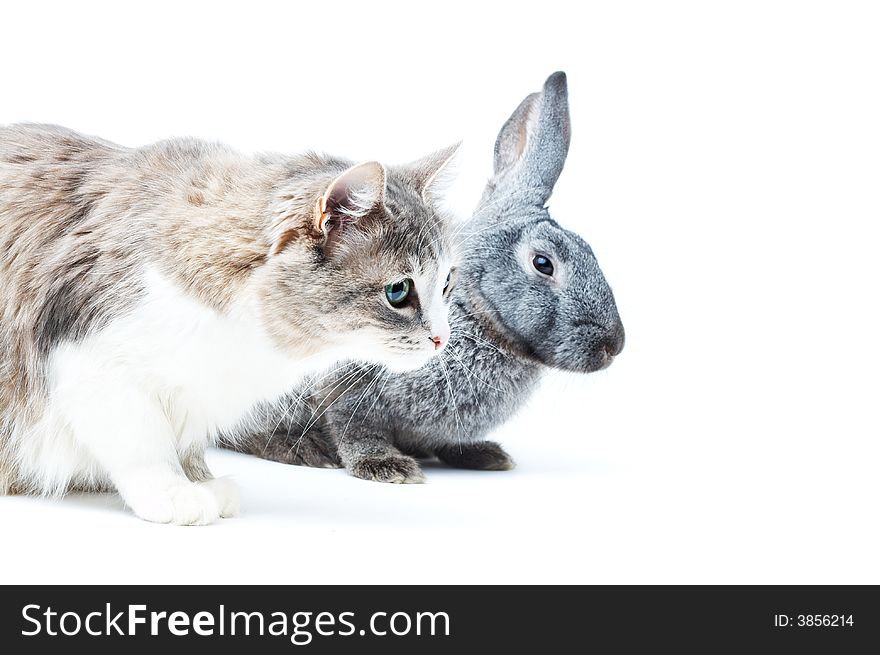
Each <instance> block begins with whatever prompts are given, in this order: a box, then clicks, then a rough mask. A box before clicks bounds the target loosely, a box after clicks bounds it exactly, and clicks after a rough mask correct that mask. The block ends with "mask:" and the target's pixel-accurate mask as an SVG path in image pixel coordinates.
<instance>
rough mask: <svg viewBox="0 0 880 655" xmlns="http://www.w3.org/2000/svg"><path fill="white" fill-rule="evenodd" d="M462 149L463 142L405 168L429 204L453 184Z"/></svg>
mask: <svg viewBox="0 0 880 655" xmlns="http://www.w3.org/2000/svg"><path fill="white" fill-rule="evenodd" d="M460 148H461V141H459V142H458V143H454V144H452V145H451V146H448V147H446V148H443V149H442V150H438V151H437V152H432V153H431V154H430V155H428V156H426V157H422V158H421V159H419V160H417V161H414V162H412V163H410V164H407V165H406V166H405V167H404V168H405V170H406V172H407V174H408V177H409V178H410V180H412V182H413V184H414V185H415V187H416V189H418V191H419V193H420V194H421V196H422V200H424V201H425V202H428V201H429V200H430V198H431V197H434V196H437V195H440V194H442V193H443V192H444V191H445V190H446V189H447V187H449V185H451V184H452V182H453V180H454V178H455V173H456V170H455V168H456V167H455V158H456V155H457V154H458V151H459V149H460Z"/></svg>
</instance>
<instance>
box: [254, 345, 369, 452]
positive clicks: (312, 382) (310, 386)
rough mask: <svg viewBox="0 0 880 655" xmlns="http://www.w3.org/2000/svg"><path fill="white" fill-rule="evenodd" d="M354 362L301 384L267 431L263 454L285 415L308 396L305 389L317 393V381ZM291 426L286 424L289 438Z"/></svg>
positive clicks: (267, 414) (267, 407) (267, 405)
mask: <svg viewBox="0 0 880 655" xmlns="http://www.w3.org/2000/svg"><path fill="white" fill-rule="evenodd" d="M354 363H355V362H346V363H344V364H342V365H341V366H339V367H337V368H335V369H333V370H331V371H330V372H328V373H326V374H324V375H322V376H321V377H320V378H317V379H313V378H309V380H308V383H307V384H304V385H303V390H302V391H301V392H300V393H299V394H298V395H297V396H296V398H294V399H293V400H292V401H291V402H290V403H288V405H287V408H286V409H285V410H284V412H283V413H282V414H281V417H280V418H279V419H278V421H277V422H276V423H275V427H274V428H272V430H271V431H269V432H268V438H267V439H266V443H265V445H264V446H263V453H264V454H265V453H266V451H267V450H268V449H269V445H270V444H271V443H272V439H273V438H274V437H275V433H276V432H277V431H278V428H279V427H280V426H281V424H282V423H283V422H284V420H285V419H286V418H287V416H288V415H289V414H290V413H291V411H293V409H294V408H295V407H298V406H299V404H300V403H301V402H303V403H304V401H303V398H304V397H310V396H304V394H305V393H306V391H309V390H310V389H312V390H313V391H312V394H314V393H317V391H315V389H316V387H317V383H318V382H320V381H321V380H323V379H325V378H327V377H329V376H330V375H333V374H334V373H337V372H339V371H341V370H343V369H344V368H346V367H348V366H351V365H352V364H354ZM312 394H310V395H312ZM285 398H290V396H285ZM269 406H270V403H266V418H267V423H266V428H267V430H268V428H269V424H268V416H269ZM291 427H292V426H290V425H288V426H287V437H288V438H290V428H291Z"/></svg>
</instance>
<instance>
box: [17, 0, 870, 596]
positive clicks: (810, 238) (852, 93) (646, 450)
mask: <svg viewBox="0 0 880 655" xmlns="http://www.w3.org/2000/svg"><path fill="white" fill-rule="evenodd" d="M74 4H76V5H77V6H73V5H74ZM428 7H429V8H428ZM0 20H2V23H0V123H9V122H16V121H23V120H27V121H50V122H56V123H61V124H64V125H67V126H69V127H72V128H75V129H78V130H81V131H84V132H87V133H93V134H98V135H100V136H103V137H105V138H108V139H112V140H116V141H119V142H122V143H124V144H127V145H139V144H144V143H147V142H149V141H152V140H156V139H159V138H164V137H169V136H181V135H194V136H199V137H204V138H208V139H218V140H222V141H225V142H228V143H230V144H232V145H234V146H237V147H240V148H242V149H245V150H265V149H271V150H281V151H286V152H291V153H292V152H297V151H301V150H304V149H307V148H315V149H319V150H325V151H328V152H332V153H336V154H340V155H345V156H348V157H351V158H354V159H367V158H377V159H380V160H383V161H386V162H403V161H408V160H411V159H414V158H416V157H418V156H421V155H422V154H424V153H426V152H428V151H430V150H433V149H436V148H440V147H442V146H445V145H447V144H448V143H451V142H454V141H456V140H458V139H461V138H464V139H465V140H466V147H465V150H464V152H463V156H462V161H461V175H462V178H461V180H460V183H459V184H457V186H456V187H455V188H454V189H453V192H452V194H451V197H450V203H451V204H452V205H453V207H454V208H455V209H456V210H457V211H458V212H459V213H460V214H461V215H466V214H467V213H468V211H469V210H470V209H472V208H473V206H474V204H475V202H476V200H477V198H478V196H479V193H480V191H481V188H482V185H483V184H484V182H485V180H486V179H487V177H488V175H489V174H490V171H491V150H492V145H493V142H494V138H495V135H496V133H497V131H498V129H499V128H500V126H501V124H502V123H503V122H504V120H505V119H506V118H507V116H508V115H509V114H510V112H511V111H512V110H513V109H514V108H515V107H516V105H517V104H518V103H519V101H520V100H521V99H522V97H524V96H525V95H526V94H527V93H529V92H532V91H535V90H537V89H539V88H540V85H541V84H542V82H543V80H544V78H545V77H546V76H547V75H548V74H550V73H552V72H553V71H555V70H557V69H563V70H565V71H567V72H568V76H569V87H570V94H571V109H572V123H573V141H572V146H571V153H570V156H569V162H568V166H567V168H566V171H565V172H564V173H563V175H562V178H561V179H560V181H559V184H558V185H557V193H556V194H555V195H554V197H553V199H552V201H551V212H552V213H553V215H554V216H555V217H556V218H557V220H559V221H560V222H561V223H562V224H563V225H565V226H566V227H570V228H572V229H575V230H577V231H579V232H580V233H581V234H583V235H584V237H585V238H586V239H587V240H588V241H590V243H591V244H592V246H593V248H594V250H595V252H596V253H597V255H598V257H599V260H600V262H601V264H602V266H603V269H604V271H605V273H606V275H607V277H608V279H609V281H610V282H611V284H612V286H613V288H614V290H615V293H616V295H617V299H618V305H619V308H620V312H621V315H622V317H623V320H624V323H625V325H626V329H627V346H626V349H625V350H624V352H623V353H622V355H621V356H620V358H619V359H618V361H617V362H616V363H615V364H614V366H612V367H611V368H610V369H609V370H608V371H605V372H603V373H600V374H596V375H593V376H588V377H578V376H561V375H560V376H554V377H551V378H550V379H548V380H547V382H546V384H545V385H544V387H543V388H542V390H541V391H540V393H538V394H537V395H536V396H535V397H534V398H533V399H532V402H531V403H530V404H529V406H528V407H526V408H525V409H524V411H523V412H522V413H521V414H520V415H519V416H518V418H517V419H516V420H514V421H512V422H511V423H509V424H508V425H506V426H505V427H504V428H502V429H501V430H499V431H498V433H497V434H496V438H497V439H499V440H500V441H502V442H503V443H504V444H505V446H506V447H507V448H508V449H509V450H510V452H511V453H512V454H513V455H514V457H515V458H516V459H517V461H518V463H519V467H518V468H517V469H516V470H515V471H513V472H510V473H481V472H463V471H453V470H449V469H445V468H443V467H440V466H439V465H436V466H431V467H429V468H427V474H428V479H429V481H428V483H427V484H425V485H420V486H417V485H412V486H395V485H381V484H377V483H368V482H363V481H360V480H356V479H353V478H351V477H347V476H346V474H345V473H343V472H341V471H326V470H312V469H304V468H298V467H296V468H294V467H285V466H282V465H278V464H273V463H268V462H262V461H260V460H257V459H253V458H249V457H245V456H238V455H234V454H228V453H215V454H212V456H211V464H212V466H213V468H214V470H215V472H216V473H217V474H228V475H232V476H234V477H235V478H236V479H237V480H238V482H239V483H240V484H241V487H242V489H243V494H244V508H243V509H244V511H243V514H242V516H241V517H240V518H238V519H234V520H224V521H222V522H220V523H218V524H216V525H213V526H211V527H206V528H178V527H171V526H158V525H151V524H148V523H144V522H142V521H139V520H138V519H136V518H134V517H133V516H132V515H131V514H130V513H128V512H126V511H124V510H123V509H122V507H121V503H120V502H119V501H118V500H117V499H116V498H114V497H112V496H88V497H74V498H70V499H67V500H65V501H62V502H57V501H53V502H50V501H45V500H40V499H35V498H21V497H17V498H0V526H2V527H0V530H2V533H0V558H2V561H3V565H2V567H0V579H2V581H3V582H26V583H35V582H111V583H136V582H146V583H153V582H156V583H158V582H169V583H170V582H217V583H220V582H241V583H244V582H268V583H276V582H277V583H299V582H302V583H306V582H311V583H320V582H369V583H378V582H412V583H423V582H441V583H445V582H503V583H506V582H510V583H514V582H529V583H531V582H562V583H566V582H572V583H574V582H578V583H583V582H587V583H591V582H614V583H630V582H671V583H685V582H696V583H707V582H728V583H741V582H742V583H746V582H751V583H783V582H787V583H808V582H809V583H831V582H835V583H867V582H871V583H880V564H878V557H877V553H878V552H880V539H878V537H880V522H878V511H877V507H878V463H880V458H878V455H880V448H878V436H880V431H878V419H877V400H878V393H877V392H878V370H880V369H878V364H880V361H878V359H880V358H878V346H877V341H878V334H880V330H878V327H880V326H878V310H877V304H878V293H877V283H878V280H880V275H878V265H877V255H876V250H877V248H878V241H877V236H878V230H877V224H878V220H880V193H878V180H880V84H878V80H880V78H878V73H880V45H878V43H880V39H878V34H880V21H878V14H877V10H876V9H873V7H872V3H854V2H853V3H849V2H826V3H819V2H790V3H786V2H736V3H703V2H689V3H686V2H673V3H653V2H646V3H631V2H615V3H597V4H592V3H585V2H577V3H574V2H571V3H560V2H552V1H550V0H542V1H541V2H537V1H533V2H528V3H516V2H511V1H510V0H508V1H506V2H501V3H495V4H494V6H493V4H492V3H489V2H466V3H454V2H449V1H448V0H447V2H443V3H439V4H438V3H434V4H432V5H430V6H428V5H423V4H422V3H416V2H411V1H408V2H401V3H390V2H384V3H347V2H333V3H329V2H311V3H291V2H287V3H281V2H278V3H266V2H256V1H254V0H251V1H249V2H246V3H237V4H234V5H227V4H224V3H218V2H211V3H204V4H202V3H188V2H187V3H184V2H173V3H161V2H151V3H144V4H143V5H141V7H140V8H135V7H133V6H132V5H131V4H130V3H109V4H107V5H88V4H85V3H69V6H67V5H61V4H58V5H48V4H45V3H38V2H26V3H25V2H21V3H8V4H6V5H4V9H3V13H2V19H0ZM438 402H444V399H443V398H442V397H439V396H438Z"/></svg>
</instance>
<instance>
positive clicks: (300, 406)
mask: <svg viewBox="0 0 880 655" xmlns="http://www.w3.org/2000/svg"><path fill="white" fill-rule="evenodd" d="M569 139H570V125H569V112H568V92H567V87H566V78H565V74H564V73H561V72H559V73H555V74H553V75H551V76H550V77H549V78H548V79H547V81H546V83H545V85H544V89H543V91H542V92H540V93H533V94H532V95H530V96H528V97H527V98H526V99H525V100H523V102H522V103H521V104H520V106H519V107H518V108H517V110H516V111H515V112H514V113H513V115H512V116H511V117H510V119H509V120H508V121H507V123H505V125H504V127H503V128H502V129H501V132H500V134H499V135H498V140H497V142H496V144H495V174H494V176H493V178H492V179H491V180H490V182H489V184H488V185H487V187H486V191H485V193H484V195H483V197H482V200H481V201H480V204H479V206H478V208H477V210H476V212H475V214H474V216H473V219H472V220H471V221H470V222H469V223H468V225H467V228H466V230H465V231H464V232H463V243H464V244H465V247H464V253H463V261H462V263H461V266H460V268H459V269H458V271H457V274H456V275H455V279H454V283H455V284H456V287H457V288H455V289H454V290H453V292H452V294H451V295H452V300H451V305H450V310H449V317H450V323H451V325H452V337H451V340H450V342H449V344H448V346H447V348H446V351H445V352H444V353H442V354H441V355H440V357H437V358H434V360H432V361H431V362H430V364H428V365H427V366H425V367H424V368H421V369H419V370H417V371H414V372H409V373H404V374H391V373H389V372H387V371H385V370H381V369H378V368H375V367H370V366H368V365H361V364H358V363H346V364H342V365H341V366H339V367H338V368H337V369H336V370H335V371H333V372H332V373H329V374H327V375H325V377H324V378H318V379H315V380H313V382H312V384H311V386H305V387H302V388H301V389H299V390H298V391H297V392H296V393H294V394H291V395H290V396H288V397H287V398H285V399H284V401H283V402H281V403H278V404H277V405H275V406H273V407H262V408H258V409H257V410H255V411H254V413H253V414H252V415H251V417H250V419H249V420H248V421H246V422H245V423H243V424H242V425H241V426H240V428H239V430H240V432H241V434H240V435H239V436H238V437H237V439H236V442H237V446H236V448H237V449H238V450H241V451H243V452H249V453H252V454H255V455H259V456H261V457H264V458H267V459H271V460H275V461H280V462H286V463H291V464H305V465H308V466H330V467H338V466H340V465H343V466H345V467H346V468H347V469H348V470H349V472H350V473H351V474H353V475H355V476H357V477H360V478H364V479H369V480H378V481H383V482H421V481H422V480H423V476H422V472H421V469H420V467H419V464H418V463H417V462H416V460H415V459H414V458H413V456H422V457H424V456H431V455H436V456H437V457H439V459H441V460H442V461H444V462H447V463H448V464H450V465H452V466H457V467H462V468H474V469H508V468H511V467H512V466H513V462H512V460H511V459H510V457H509V456H508V455H507V453H505V452H504V450H503V449H502V448H501V447H500V446H499V445H498V444H496V443H494V442H490V441H483V439H484V437H485V436H486V435H487V434H488V433H489V432H490V431H491V430H493V429H494V428H495V427H497V426H498V425H500V424H501V423H503V422H504V421H506V420H507V419H508V418H510V417H511V416H512V415H513V414H514V413H515V412H516V411H517V410H518V409H519V408H520V407H522V405H523V404H524V402H525V400H526V399H527V397H528V396H529V395H530V394H531V393H532V391H533V390H534V389H535V387H536V385H537V383H538V381H539V379H540V377H541V375H542V373H543V372H544V371H545V370H547V368H559V369H565V370H569V371H580V372H590V371H596V370H599V369H601V368H605V367H606V366H608V365H609V364H610V363H611V361H612V360H613V359H614V356H615V355H617V354H618V353H619V352H620V350H621V348H622V347H623V340H624V333H623V326H622V324H621V322H620V318H619V316H618V313H617V308H616V306H615V303H614V297H613V295H612V293H611V289H610V288H609V287H608V284H607V283H606V281H605V278H604V276H603V275H602V271H601V270H600V269H599V265H598V263H597V262H596V258H595V257H594V255H593V251H592V250H591V249H590V246H589V245H587V244H586V243H585V242H584V241H583V240H582V239H581V238H580V237H579V236H578V235H576V234H574V233H572V232H569V231H568V230H564V229H563V228H561V227H560V226H559V225H558V224H557V223H556V222H555V221H554V220H553V219H552V218H551V217H550V214H549V212H548V211H547V209H546V208H545V203H546V201H547V199H548V198H549V197H550V194H551V192H552V190H553V186H554V184H555V183H556V180H557V178H558V177H559V174H560V173H561V172H562V167H563V164H564V162H565V157H566V154H567V152H568V145H569ZM538 254H540V255H544V256H546V257H549V258H550V259H551V261H552V262H553V265H554V269H555V270H554V276H553V277H552V278H548V277H546V276H543V275H541V274H540V273H538V272H537V271H536V270H535V268H534V266H533V264H532V259H533V257H534V256H535V255H538ZM242 437H243V438H242Z"/></svg>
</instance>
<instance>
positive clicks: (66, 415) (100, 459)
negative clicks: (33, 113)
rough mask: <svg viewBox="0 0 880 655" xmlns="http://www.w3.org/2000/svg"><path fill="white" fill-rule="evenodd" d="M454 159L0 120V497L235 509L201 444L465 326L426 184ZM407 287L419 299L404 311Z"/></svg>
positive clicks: (167, 512) (177, 515)
mask: <svg viewBox="0 0 880 655" xmlns="http://www.w3.org/2000/svg"><path fill="white" fill-rule="evenodd" d="M453 151H454V148H450V149H447V150H445V151H440V152H438V153H435V154H434V155H431V156H429V157H426V158H424V159H423V160H420V161H418V162H415V163H414V164H411V165H409V166H403V167H398V168H388V169H387V170H386V169H385V168H384V167H383V166H382V165H380V164H378V163H376V162H367V163H364V164H360V165H357V166H354V165H352V162H348V161H344V160H342V159H337V158H332V157H325V156H318V155H314V154H307V155H302V156H296V157H285V156H281V155H256V156H247V155H243V154H239V153H237V152H235V151H234V150H232V149H230V148H227V147H224V146H222V145H218V144H211V143H204V142H201V141H197V140H190V139H176V140H170V141H165V142H161V143H158V144H154V145H151V146H147V147H143V148H137V149H130V148H125V147H121V146H118V145H115V144H112V143H109V142H106V141H103V140H100V139H96V138H92V137H86V136H83V135H80V134H77V133H75V132H72V131H70V130H67V129H64V128H60V127H54V126H40V125H20V126H9V127H2V126H0V494H4V493H12V492H24V493H39V494H61V493H64V492H65V491H67V490H69V489H72V488H75V489H105V488H115V489H117V490H118V491H119V492H120V493H121V495H122V497H123V499H124V500H125V502H126V503H127V504H128V505H129V506H130V507H131V508H132V509H133V510H134V512H135V513H136V514H137V515H138V516H141V517H142V518H145V519H148V520H151V521H157V522H173V523H180V524H201V523H207V522H210V521H212V520H213V519H215V518H217V517H218V516H229V515H232V514H234V513H235V512H236V511H237V506H238V493H237V491H236V489H235V487H234V485H232V483H231V482H228V481H225V480H214V479H213V477H212V476H211V474H210V472H209V471H208V468H207V466H206V465H205V462H204V457H203V454H204V450H205V447H206V445H207V444H208V443H209V441H210V440H212V439H213V438H214V437H215V436H216V435H217V433H218V431H219V430H222V429H228V428H230V427H231V426H233V425H235V424H236V423H237V422H238V421H239V420H240V419H241V417H242V415H244V414H245V413H246V412H247V410H248V409H250V408H251V407H252V406H253V405H254V404H255V403H257V402H260V401H269V400H272V399H275V398H277V397H278V396H280V395H281V394H282V393H283V392H285V391H287V390H289V389H291V388H292V387H293V386H294V385H295V384H297V383H298V382H299V381H301V380H302V379H303V377H304V376H305V375H307V374H308V373H309V372H312V371H315V370H319V369H321V368H326V367H327V366H328V365H329V364H330V363H331V362H333V361H336V360H338V359H340V358H351V357H357V358H359V359H364V358H366V359H368V360H371V361H374V362H377V363H380V364H384V365H386V366H391V367H392V368H397V369H400V370H407V369H411V368H415V367H418V366H420V365H421V364H423V363H424V362H425V361H427V360H428V359H429V358H430V357H431V356H433V355H434V354H435V353H436V352H438V345H437V342H438V341H440V342H442V341H444V340H445V339H446V338H448V330H449V328H448V323H447V317H446V315H447V302H446V296H445V293H444V291H443V288H444V285H445V281H446V277H447V274H448V272H449V270H450V259H451V257H452V253H451V249H450V242H449V235H448V229H447V222H446V221H445V220H444V218H443V217H442V216H441V215H440V214H439V213H438V211H437V210H436V209H435V207H434V205H433V204H432V202H431V198H430V196H431V191H432V189H433V185H434V182H435V180H436V179H437V177H438V174H439V173H440V171H442V170H443V168H444V167H445V164H446V162H447V161H448V159H449V158H450V156H451V155H452V153H453ZM401 278H412V279H414V280H415V286H416V288H417V290H418V302H417V303H414V304H412V306H409V307H407V308H405V309H394V308H393V307H392V306H391V305H390V304H389V303H388V301H387V300H386V298H385V294H384V287H385V285H386V284H389V283H392V282H395V281H397V280H399V279H401Z"/></svg>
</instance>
